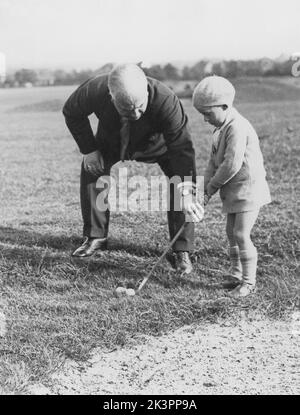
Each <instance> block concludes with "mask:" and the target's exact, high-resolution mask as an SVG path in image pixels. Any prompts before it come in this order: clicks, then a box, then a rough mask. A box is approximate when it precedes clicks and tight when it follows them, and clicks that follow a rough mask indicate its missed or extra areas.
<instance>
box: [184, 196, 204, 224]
mask: <svg viewBox="0 0 300 415" xmlns="http://www.w3.org/2000/svg"><path fill="white" fill-rule="evenodd" d="M181 205H182V210H183V212H184V213H185V218H186V222H200V221H201V220H202V219H203V216H204V209H203V207H202V206H201V205H200V203H199V202H197V201H196V200H195V197H194V196H193V195H191V194H188V195H182V197H181Z"/></svg>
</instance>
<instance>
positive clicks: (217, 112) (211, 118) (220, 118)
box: [199, 105, 228, 127]
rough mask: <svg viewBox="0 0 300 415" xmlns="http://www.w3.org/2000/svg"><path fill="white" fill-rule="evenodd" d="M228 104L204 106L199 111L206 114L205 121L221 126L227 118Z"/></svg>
mask: <svg viewBox="0 0 300 415" xmlns="http://www.w3.org/2000/svg"><path fill="white" fill-rule="evenodd" d="M227 109H228V107H227V105H218V106H214V107H203V108H201V110H199V112H200V113H201V114H202V115H203V116H204V121H205V122H208V123H209V124H211V125H213V126H214V127H221V126H222V125H223V123H224V121H225V119H226V115H227Z"/></svg>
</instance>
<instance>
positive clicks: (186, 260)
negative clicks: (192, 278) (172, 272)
mask: <svg viewBox="0 0 300 415" xmlns="http://www.w3.org/2000/svg"><path fill="white" fill-rule="evenodd" d="M175 265H176V269H177V271H180V272H181V273H182V274H190V273H191V272H192V271H193V265H192V262H191V259H190V256H189V253H188V252H187V251H178V252H175Z"/></svg>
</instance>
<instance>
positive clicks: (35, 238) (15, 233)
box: [0, 227, 162, 257]
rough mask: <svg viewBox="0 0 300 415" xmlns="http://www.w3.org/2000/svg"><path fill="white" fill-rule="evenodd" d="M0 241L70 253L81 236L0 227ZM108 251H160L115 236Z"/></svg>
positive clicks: (147, 253)
mask: <svg viewBox="0 0 300 415" xmlns="http://www.w3.org/2000/svg"><path fill="white" fill-rule="evenodd" d="M0 242H2V243H9V244H13V245H26V246H27V247H36V246H37V247H40V248H51V249H56V250H61V251H63V252H64V253H70V254H71V253H72V252H73V251H74V250H75V249H76V248H78V246H79V245H81V244H82V242H83V238H82V237H79V236H77V235H70V236H66V235H53V234H40V233H37V232H32V231H27V230H23V229H15V228H11V227H0ZM107 250H108V251H123V250H124V251H126V252H127V253H128V254H131V255H135V256H148V257H149V256H157V255H161V253H162V252H161V251H160V250H159V249H157V248H154V247H148V246H143V245H138V244H135V243H132V242H129V241H126V240H123V241H120V240H117V239H115V238H109V239H108V248H107Z"/></svg>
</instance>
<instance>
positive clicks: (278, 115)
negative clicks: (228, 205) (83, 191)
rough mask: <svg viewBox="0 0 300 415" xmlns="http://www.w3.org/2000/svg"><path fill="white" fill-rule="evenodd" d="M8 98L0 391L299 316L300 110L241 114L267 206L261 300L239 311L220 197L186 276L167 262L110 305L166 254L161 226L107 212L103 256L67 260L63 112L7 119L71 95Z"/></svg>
mask: <svg viewBox="0 0 300 415" xmlns="http://www.w3.org/2000/svg"><path fill="white" fill-rule="evenodd" d="M247 82H248V81H247ZM245 88H246V87H245ZM250 88H252V90H253V91H252V92H251V93H252V94H255V93H257V94H258V95H259V94H260V93H261V92H260V91H259V90H258V89H257V85H254V86H252V87H251V84H247V88H246V91H249V89H250ZM274 88H275V86H274ZM280 88H281V86H280ZM72 89H73V88H72ZM255 91H256V92H255ZM10 92H11V91H7V92H6V91H0V93H1V94H7V95H6V97H7V99H3V101H1V102H6V104H5V105H3V106H1V105H0V112H1V119H2V122H1V125H0V145H1V153H2V155H3V162H2V164H1V168H0V175H1V180H0V185H1V195H2V198H1V201H0V205H1V212H2V217H1V219H2V223H1V226H0V275H1V280H0V281H1V283H0V299H1V301H0V311H1V312H3V314H4V315H5V318H6V330H5V333H4V335H3V336H2V337H0V385H1V386H0V387H1V388H2V391H1V392H3V393H25V392H26V388H27V387H28V385H29V384H31V383H37V382H38V383H43V382H47V380H48V379H49V376H50V374H51V373H53V371H54V370H56V369H57V368H59V367H60V365H62V364H63V362H64V360H65V359H66V358H67V357H69V358H72V359H80V360H84V359H87V358H88V357H89V354H90V352H91V350H93V348H95V347H101V348H103V349H109V350H111V349H114V348H115V347H122V346H125V345H129V344H131V343H132V342H140V341H142V338H143V336H147V335H152V336H159V335H161V334H162V333H166V332H168V331H170V330H174V329H176V328H179V327H181V326H183V325H185V324H191V323H195V322H217V321H224V320H226V319H230V320H231V321H237V320H239V319H240V318H244V317H245V316H246V317H247V318H249V319H255V318H270V319H283V318H287V317H288V316H289V314H290V313H291V312H292V311H293V310H295V309H296V308H297V307H299V252H300V250H299V212H298V200H299V196H300V195H299V186H297V180H298V176H299V163H298V160H299V139H298V136H297V131H299V128H300V120H299V117H298V114H299V110H300V101H299V102H295V101H290V102H288V101H287V100H285V101H282V102H278V101H276V102H275V101H274V102H272V101H269V102H268V103H264V102H259V103H258V104H256V103H255V104H252V103H251V102H250V103H249V102H246V96H245V99H244V102H240V103H239V104H238V109H239V110H240V111H241V112H242V114H244V115H245V116H246V117H247V118H249V119H250V121H252V123H253V124H254V126H255V128H256V129H257V131H258V133H259V135H260V136H261V137H263V138H262V139H261V147H262V151H263V154H264V159H265V165H266V169H267V173H268V181H269V184H270V188H271V193H272V198H273V202H272V204H270V205H268V206H265V207H263V208H262V210H261V212H260V215H259V219H258V222H257V224H256V226H255V228H254V231H253V240H254V243H255V245H256V246H257V248H258V252H259V262H258V290H257V293H256V294H255V295H253V296H250V297H249V298H246V299H244V300H233V299H230V298H229V297H228V296H227V293H228V289H226V287H224V285H223V284H222V273H223V272H224V270H225V269H226V268H227V266H228V257H227V242H226V236H225V217H224V216H223V214H222V213H221V203H220V201H219V198H218V196H216V197H215V198H213V199H212V201H211V202H210V204H209V205H208V208H207V211H206V217H205V220H204V221H203V222H202V223H200V224H197V225H196V240H195V250H194V252H193V255H192V260H193V263H194V273H193V274H192V275H190V276H187V277H180V276H179V275H177V274H176V273H175V272H174V271H173V270H172V267H171V265H170V263H169V262H168V261H164V262H163V263H162V264H161V266H160V267H158V269H157V270H156V271H155V273H154V275H153V278H152V279H150V281H149V282H148V283H147V285H146V286H145V288H144V289H143V291H142V293H141V295H140V296H136V297H133V298H117V297H115V296H114V295H113V291H114V289H115V288H116V287H117V286H119V285H122V286H123V285H133V286H136V285H137V284H138V283H139V282H140V281H141V280H142V278H143V277H144V276H145V274H146V272H147V270H148V269H150V267H151V266H152V265H153V264H154V262H155V261H156V260H157V259H158V257H159V255H160V254H161V253H162V251H163V249H164V248H165V246H166V244H167V243H168V233H167V219H166V215H165V214H164V213H139V212H137V213H130V212H128V213H127V212H124V213H118V214H116V213H112V218H111V227H110V240H109V248H108V250H107V251H103V252H99V253H98V254H97V255H96V256H95V257H93V258H91V259H88V260H82V261H80V260H79V261H78V260H74V259H72V258H71V257H70V253H71V252H72V250H74V249H75V247H77V246H78V244H80V242H81V236H80V235H81V226H82V222H81V215H80V205H79V170H80V160H81V156H80V154H79V153H78V150H77V149H76V146H75V143H74V142H73V141H72V138H71V137H70V136H69V133H68V131H67V130H66V127H65V126H64V122H63V119H62V115H61V114H60V113H59V112H55V111H46V112H45V111H44V112H43V111H42V112H40V111H39V112H18V113H15V112H14V111H13V112H7V109H8V108H15V107H16V104H18V105H23V104H24V105H25V102H27V103H28V105H33V107H34V105H35V103H36V102H38V103H40V102H42V99H44V100H45V101H46V102H48V101H49V99H51V100H52V99H54V100H55V99H64V96H67V95H68V94H69V92H70V88H68V89H63V88H58V89H56V88H53V89H51V91H50V89H47V90H40V92H39V94H37V95H35V93H36V92H35V91H31V90H26V91H24V90H20V91H19V95H20V96H19V97H18V91H13V95H11V94H10ZM43 94H44V95H43ZM49 94H50V96H49ZM252 96H254V95H252ZM3 98H5V96H3ZM285 98H286V97H285V96H284V99H285ZM183 103H184V106H185V108H186V110H187V113H188V116H189V119H190V126H191V132H192V136H193V141H194V143H195V147H196V159H197V169H198V174H199V175H201V174H203V172H204V169H205V166H206V163H207V159H208V155H209V152H210V142H211V129H210V127H208V126H207V125H205V124H204V122H203V121H202V119H201V117H200V116H199V114H198V113H197V112H196V111H195V110H194V109H193V108H192V105H191V102H190V100H185V101H184V102H183ZM38 105H40V104H38ZM45 107H47V105H46V104H45ZM31 108H32V107H31ZM34 108H35V107H34ZM128 168H129V175H133V174H141V175H145V176H146V177H149V175H150V174H161V172H160V170H159V168H158V166H157V165H153V166H152V165H151V166H145V165H143V164H140V163H131V164H128Z"/></svg>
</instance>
